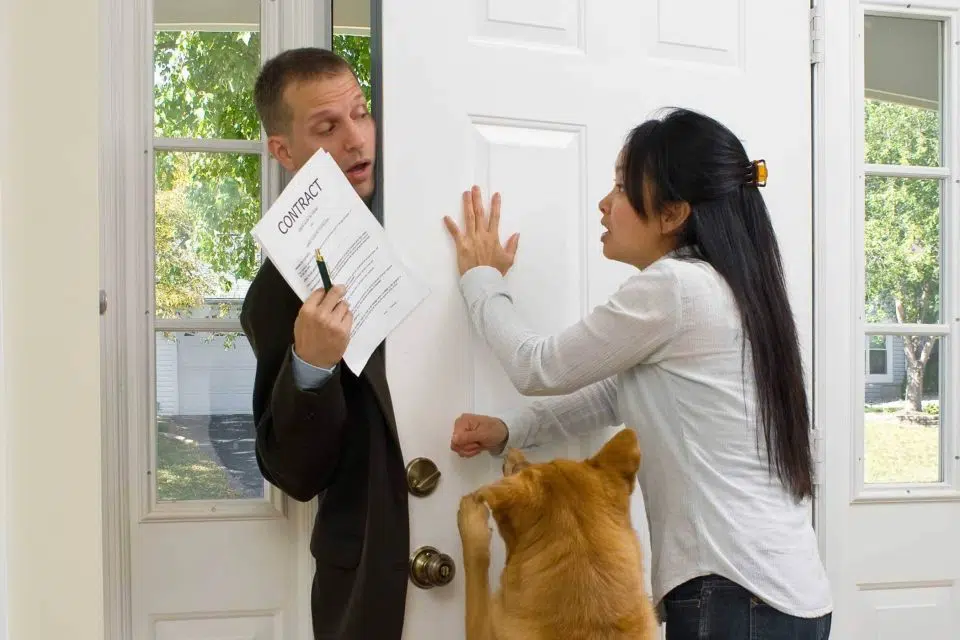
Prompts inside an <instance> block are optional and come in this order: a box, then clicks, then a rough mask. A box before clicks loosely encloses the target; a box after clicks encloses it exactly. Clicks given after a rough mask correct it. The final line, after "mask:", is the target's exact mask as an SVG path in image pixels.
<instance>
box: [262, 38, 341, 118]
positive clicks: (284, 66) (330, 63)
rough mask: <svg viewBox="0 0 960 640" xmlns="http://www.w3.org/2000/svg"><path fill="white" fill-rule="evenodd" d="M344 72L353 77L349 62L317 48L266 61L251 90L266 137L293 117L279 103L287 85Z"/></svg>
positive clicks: (285, 53) (296, 51)
mask: <svg viewBox="0 0 960 640" xmlns="http://www.w3.org/2000/svg"><path fill="white" fill-rule="evenodd" d="M344 72H349V73H351V74H353V76H354V77H356V74H354V72H353V68H352V67H351V66H350V63H349V62H347V61H346V60H345V59H344V58H342V57H341V56H339V55H338V54H336V53H334V52H333V51H330V50H329V49H321V48H319V47H302V48H300V49H288V50H287V51H284V52H283V53H280V54H278V55H277V56H275V57H273V58H271V59H270V60H268V61H267V62H266V63H265V64H264V65H263V69H261V70H260V75H259V76H258V77H257V82H256V84H255V85H254V87H253V100H254V104H255V105H256V107H257V114H258V115H259V116H260V121H261V122H262V123H263V128H264V129H265V130H266V132H267V135H275V134H277V133H284V132H286V131H287V130H288V129H289V126H290V119H291V118H292V117H293V114H292V113H290V108H289V107H288V106H287V104H286V103H285V102H284V101H283V92H284V91H285V90H286V88H287V86H288V85H289V84H290V83H292V82H301V81H303V80H313V79H315V78H322V77H327V78H329V77H331V76H337V75H340V74H341V73H344Z"/></svg>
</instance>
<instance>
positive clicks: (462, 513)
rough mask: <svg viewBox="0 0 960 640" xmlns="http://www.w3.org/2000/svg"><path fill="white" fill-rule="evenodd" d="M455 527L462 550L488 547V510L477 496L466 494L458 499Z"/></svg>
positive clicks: (489, 531) (489, 530)
mask: <svg viewBox="0 0 960 640" xmlns="http://www.w3.org/2000/svg"><path fill="white" fill-rule="evenodd" d="M457 526H458V527H459V529H460V540H461V541H462V542H463V546H464V548H466V547H469V546H471V545H472V546H489V545H490V535H491V529H490V509H488V508H487V505H486V504H484V502H483V500H481V499H480V496H478V495H477V494H475V493H468V494H467V495H465V496H463V497H462V498H460V508H459V509H458V510H457Z"/></svg>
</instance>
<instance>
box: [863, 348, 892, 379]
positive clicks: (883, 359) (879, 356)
mask: <svg viewBox="0 0 960 640" xmlns="http://www.w3.org/2000/svg"><path fill="white" fill-rule="evenodd" d="M867 373H869V374H870V375H873V376H882V375H885V374H886V373H887V352H886V351H877V350H875V349H874V350H871V351H870V370H869V371H868V372H867Z"/></svg>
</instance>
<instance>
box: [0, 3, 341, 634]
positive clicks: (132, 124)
mask: <svg viewBox="0 0 960 640" xmlns="http://www.w3.org/2000/svg"><path fill="white" fill-rule="evenodd" d="M277 2H279V11H278V12H277V13H278V14H279V24H278V25H277V27H278V29H277V30H276V31H275V32H273V33H271V34H269V35H267V34H264V38H267V37H270V38H274V41H277V40H278V42H276V47H277V49H286V48H291V47H298V46H306V45H310V44H316V45H318V46H330V44H331V43H330V33H331V25H332V9H331V0H261V14H263V13H264V12H265V11H267V10H269V11H273V10H274V9H273V7H275V6H277V5H274V3H277ZM268 5H273V6H271V7H269V8H268ZM100 6H101V14H100V37H101V57H100V77H101V100H100V130H101V136H100V203H101V205H100V206H101V210H100V220H101V229H100V243H101V248H102V250H101V253H100V255H101V263H100V281H101V287H102V288H103V290H104V292H105V293H106V298H107V310H106V313H104V314H103V315H102V317H101V406H102V423H103V442H102V450H103V457H102V460H103V468H102V473H103V557H104V638H105V639H106V640H129V639H130V638H132V637H133V612H132V598H131V594H132V591H131V590H132V589H136V588H139V587H138V585H136V584H134V583H133V581H132V579H131V548H132V545H133V544H134V542H135V541H134V540H133V539H132V536H131V530H130V524H131V522H132V515H133V509H136V508H137V503H136V498H137V494H136V493H135V492H134V491H132V490H131V483H130V475H129V474H130V466H129V463H128V461H129V460H138V459H140V458H141V457H142V455H143V452H141V451H139V447H138V446H137V440H138V439H136V438H131V434H130V433H129V432H128V430H127V427H128V423H127V420H126V419H125V417H126V416H128V415H130V413H129V406H128V394H129V391H128V389H127V380H126V377H125V371H127V369H128V367H129V366H130V365H129V363H128V362H127V358H129V357H131V355H130V353H131V352H130V350H129V348H128V346H129V345H128V344H127V343H126V340H127V336H129V335H130V331H129V328H130V327H132V326H135V324H134V323H136V322H138V321H139V320H140V318H139V314H138V313H136V312H135V310H134V307H135V305H130V304H124V301H125V300H126V301H128V302H129V301H130V300H131V299H133V298H132V296H138V295H142V294H141V293H140V292H143V291H145V290H146V288H145V285H144V283H143V282H141V280H142V279H143V277H144V274H142V273H140V272H139V271H137V270H128V269H124V268H121V267H122V266H123V265H125V264H130V259H131V256H136V255H144V250H143V247H142V246H140V245H142V243H143V238H142V237H140V234H139V233H138V230H137V225H135V224H129V216H131V215H135V214H136V212H137V211H141V210H142V207H143V206H144V203H145V202H146V198H147V196H146V194H147V190H148V185H149V184H150V182H149V181H150V180H151V179H152V177H151V176H148V175H146V173H145V172H143V171H141V172H137V171H136V169H132V168H135V167H143V166H144V165H143V163H142V154H143V152H144V150H143V148H142V144H141V142H142V134H143V132H144V131H145V128H144V127H145V123H146V118H148V117H149V114H150V113H151V111H150V105H144V104H143V96H144V94H145V93H146V94H147V95H149V92H145V91H144V87H143V86H142V85H141V82H144V81H147V82H149V81H150V79H151V78H152V74H149V75H147V78H146V79H144V73H143V70H144V69H150V68H151V66H150V65H149V64H148V60H146V59H145V56H146V52H148V51H149V45H150V43H149V42H147V41H146V37H147V34H148V31H147V30H146V28H145V25H147V24H149V23H150V21H151V20H150V16H151V15H152V11H151V7H152V2H151V0H104V2H102V3H101V5H100ZM274 34H277V35H274ZM269 162H270V163H271V165H276V161H274V160H272V159H271V160H269ZM271 169H272V170H271V172H270V173H271V177H272V178H273V177H274V176H276V177H279V173H280V172H279V170H278V169H277V167H276V166H273V167H271ZM272 182H273V185H271V186H274V185H277V180H276V179H275V178H274V179H273V180H272ZM274 189H275V190H276V191H277V192H278V191H279V186H274ZM268 205H269V203H267V202H265V206H268ZM141 401H142V400H141ZM2 444H3V440H2V434H0V445H2ZM0 453H4V449H0ZM3 468H7V467H6V466H4V467H3ZM2 487H3V485H2V484H0V488H2ZM287 502H288V504H287V515H288V517H291V518H293V519H294V520H295V524H296V528H297V531H298V536H297V538H298V540H297V544H298V547H299V548H298V549H297V556H298V581H299V583H300V584H301V585H304V588H303V590H302V595H301V601H300V607H299V611H300V612H301V615H300V619H299V620H297V621H295V622H294V624H295V625H296V626H297V627H298V628H299V629H300V634H299V635H300V636H301V637H303V638H307V637H309V636H310V629H311V627H312V621H311V618H310V584H311V582H312V579H313V558H312V556H311V555H310V550H309V546H308V543H309V540H310V535H311V533H312V530H313V522H314V516H315V513H316V504H315V502H312V503H309V504H302V503H297V502H295V501H292V500H287ZM2 506H3V502H2V501H0V507H2ZM0 522H2V520H0ZM0 540H2V537H0ZM2 559H3V556H2V555H0V560H2ZM2 568H3V565H2V564H0V569H2ZM0 576H2V574H0ZM3 593H4V592H3V591H2V590H0V595H3ZM2 611H3V609H2V608H0V612H2ZM0 620H2V618H0ZM0 640H3V636H2V635H0Z"/></svg>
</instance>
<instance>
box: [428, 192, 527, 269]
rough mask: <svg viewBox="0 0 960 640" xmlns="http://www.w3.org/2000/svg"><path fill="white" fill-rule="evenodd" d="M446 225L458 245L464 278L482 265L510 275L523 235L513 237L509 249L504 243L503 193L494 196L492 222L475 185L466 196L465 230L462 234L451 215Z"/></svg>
mask: <svg viewBox="0 0 960 640" xmlns="http://www.w3.org/2000/svg"><path fill="white" fill-rule="evenodd" d="M443 222H444V224H446V225H447V231H449V232H450V235H451V236H452V237H453V241H454V243H455V244H456V247H457V269H459V271H460V275H461V276H462V275H463V274H464V273H466V272H467V271H469V270H470V269H472V268H473V267H479V266H490V267H494V268H496V269H497V270H498V271H499V272H500V273H502V274H503V275H507V271H509V270H510V267H512V266H513V261H514V259H515V258H516V256H517V244H518V243H519V242H520V234H519V233H515V234H513V235H512V236H510V237H509V238H508V239H507V245H506V246H505V247H504V246H503V245H501V244H500V194H499V193H495V194H493V202H492V204H491V208H490V218H489V219H487V216H486V215H485V214H484V212H483V200H482V197H481V194H480V188H479V187H477V186H474V187H473V189H471V190H470V191H465V192H464V193H463V224H464V229H463V231H460V227H458V226H457V223H456V222H454V221H453V219H452V218H451V217H450V216H445V217H444V218H443Z"/></svg>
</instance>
